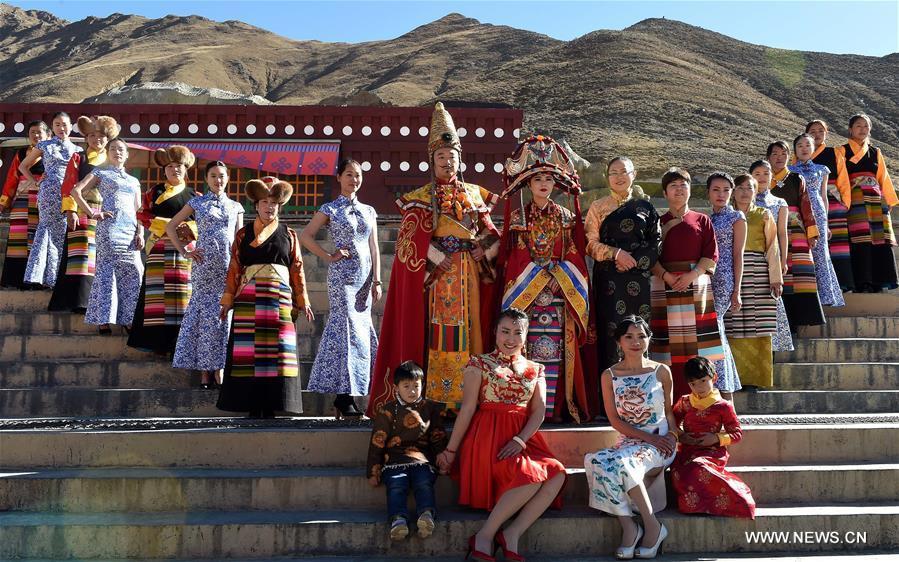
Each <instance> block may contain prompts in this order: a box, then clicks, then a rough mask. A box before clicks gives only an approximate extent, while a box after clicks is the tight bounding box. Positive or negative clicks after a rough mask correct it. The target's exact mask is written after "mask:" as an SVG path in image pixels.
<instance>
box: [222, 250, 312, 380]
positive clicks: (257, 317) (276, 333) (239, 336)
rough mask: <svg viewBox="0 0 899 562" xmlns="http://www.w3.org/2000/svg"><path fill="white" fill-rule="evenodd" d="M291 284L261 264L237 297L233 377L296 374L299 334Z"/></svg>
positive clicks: (297, 371)
mask: <svg viewBox="0 0 899 562" xmlns="http://www.w3.org/2000/svg"><path fill="white" fill-rule="evenodd" d="M292 303H293V301H292V297H291V290H290V286H289V285H287V284H285V283H284V281H282V280H281V278H280V277H279V276H278V274H277V273H276V272H275V271H274V270H273V269H272V268H268V267H267V268H262V269H260V270H259V271H258V272H257V273H256V276H255V277H254V278H253V279H251V280H250V281H249V282H247V284H246V285H245V286H244V287H243V289H242V290H241V291H240V293H239V294H238V295H237V297H236V298H235V299H234V316H233V321H232V338H233V347H232V352H231V353H232V355H231V372H230V375H231V376H232V377H296V376H298V374H299V367H298V364H297V334H296V328H295V326H294V323H293V320H292V319H291V316H290V312H291V308H292Z"/></svg>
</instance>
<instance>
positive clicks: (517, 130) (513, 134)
mask: <svg viewBox="0 0 899 562" xmlns="http://www.w3.org/2000/svg"><path fill="white" fill-rule="evenodd" d="M520 134H521V131H520V130H519V129H515V130H514V131H512V136H513V137H515V138H516V139H517V138H518V135H520Z"/></svg>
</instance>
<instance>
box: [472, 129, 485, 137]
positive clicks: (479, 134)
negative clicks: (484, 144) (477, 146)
mask: <svg viewBox="0 0 899 562" xmlns="http://www.w3.org/2000/svg"><path fill="white" fill-rule="evenodd" d="M474 134H475V136H476V137H478V138H481V137H483V136H484V135H486V134H487V131H485V130H484V127H478V128H477V129H475V130H474Z"/></svg>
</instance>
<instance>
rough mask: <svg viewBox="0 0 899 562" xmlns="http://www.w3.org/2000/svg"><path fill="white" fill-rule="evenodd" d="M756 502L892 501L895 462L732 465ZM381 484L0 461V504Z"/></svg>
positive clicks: (223, 501)
mask: <svg viewBox="0 0 899 562" xmlns="http://www.w3.org/2000/svg"><path fill="white" fill-rule="evenodd" d="M733 471H734V472H735V473H736V474H738V475H739V476H740V477H741V478H743V480H744V481H745V482H746V483H747V484H748V485H749V487H750V488H751V489H752V493H753V497H754V498H755V500H756V502H757V503H758V504H760V505H764V504H772V503H792V502H798V503H802V502H805V501H807V500H808V498H815V500H816V501H819V502H828V503H830V502H832V503H847V502H888V501H891V500H894V499H895V498H897V497H899V464H879V465H872V464H861V465H855V464H851V465H825V466H758V467H734V468H733ZM437 498H438V505H440V506H449V505H455V503H456V501H457V499H458V489H457V487H456V484H455V483H454V482H453V481H452V480H451V479H450V478H447V477H442V478H439V479H438V481H437ZM564 501H565V504H566V505H571V506H579V505H580V506H583V505H587V501H588V492H587V481H586V479H585V476H584V470H583V469H579V468H576V469H569V481H568V484H567V485H566V486H565V491H564ZM383 507H384V488H383V487H378V488H372V487H371V486H369V485H368V482H367V481H366V478H365V476H364V469H363V468H361V467H357V468H345V467H321V468H293V469H280V470H279V469H267V470H244V469H153V468H150V469H139V468H123V469H70V470H53V469H50V470H39V469H38V470H33V471H27V472H15V471H10V472H2V471H0V511H44V512H76V513H80V512H90V513H100V512H123V511H124V512H132V513H135V512H159V511H215V510H226V511H239V510H247V511H261V510H268V511H284V510H292V509H299V508H302V509H349V510H353V509H383Z"/></svg>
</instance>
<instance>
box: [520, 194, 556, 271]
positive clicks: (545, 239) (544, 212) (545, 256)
mask: <svg viewBox="0 0 899 562" xmlns="http://www.w3.org/2000/svg"><path fill="white" fill-rule="evenodd" d="M561 232H562V207H560V206H558V205H556V204H555V203H553V202H552V201H549V202H548V203H547V205H546V206H545V207H544V208H543V209H540V208H538V207H537V205H536V204H535V203H533V202H531V204H530V205H529V206H528V238H529V240H530V242H531V243H530V250H531V258H532V259H533V260H534V262H535V263H537V264H538V265H545V264H547V263H549V262H550V261H551V260H552V257H553V249H554V248H555V245H556V244H555V243H556V238H557V237H558V236H559V234H560V233H561Z"/></svg>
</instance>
